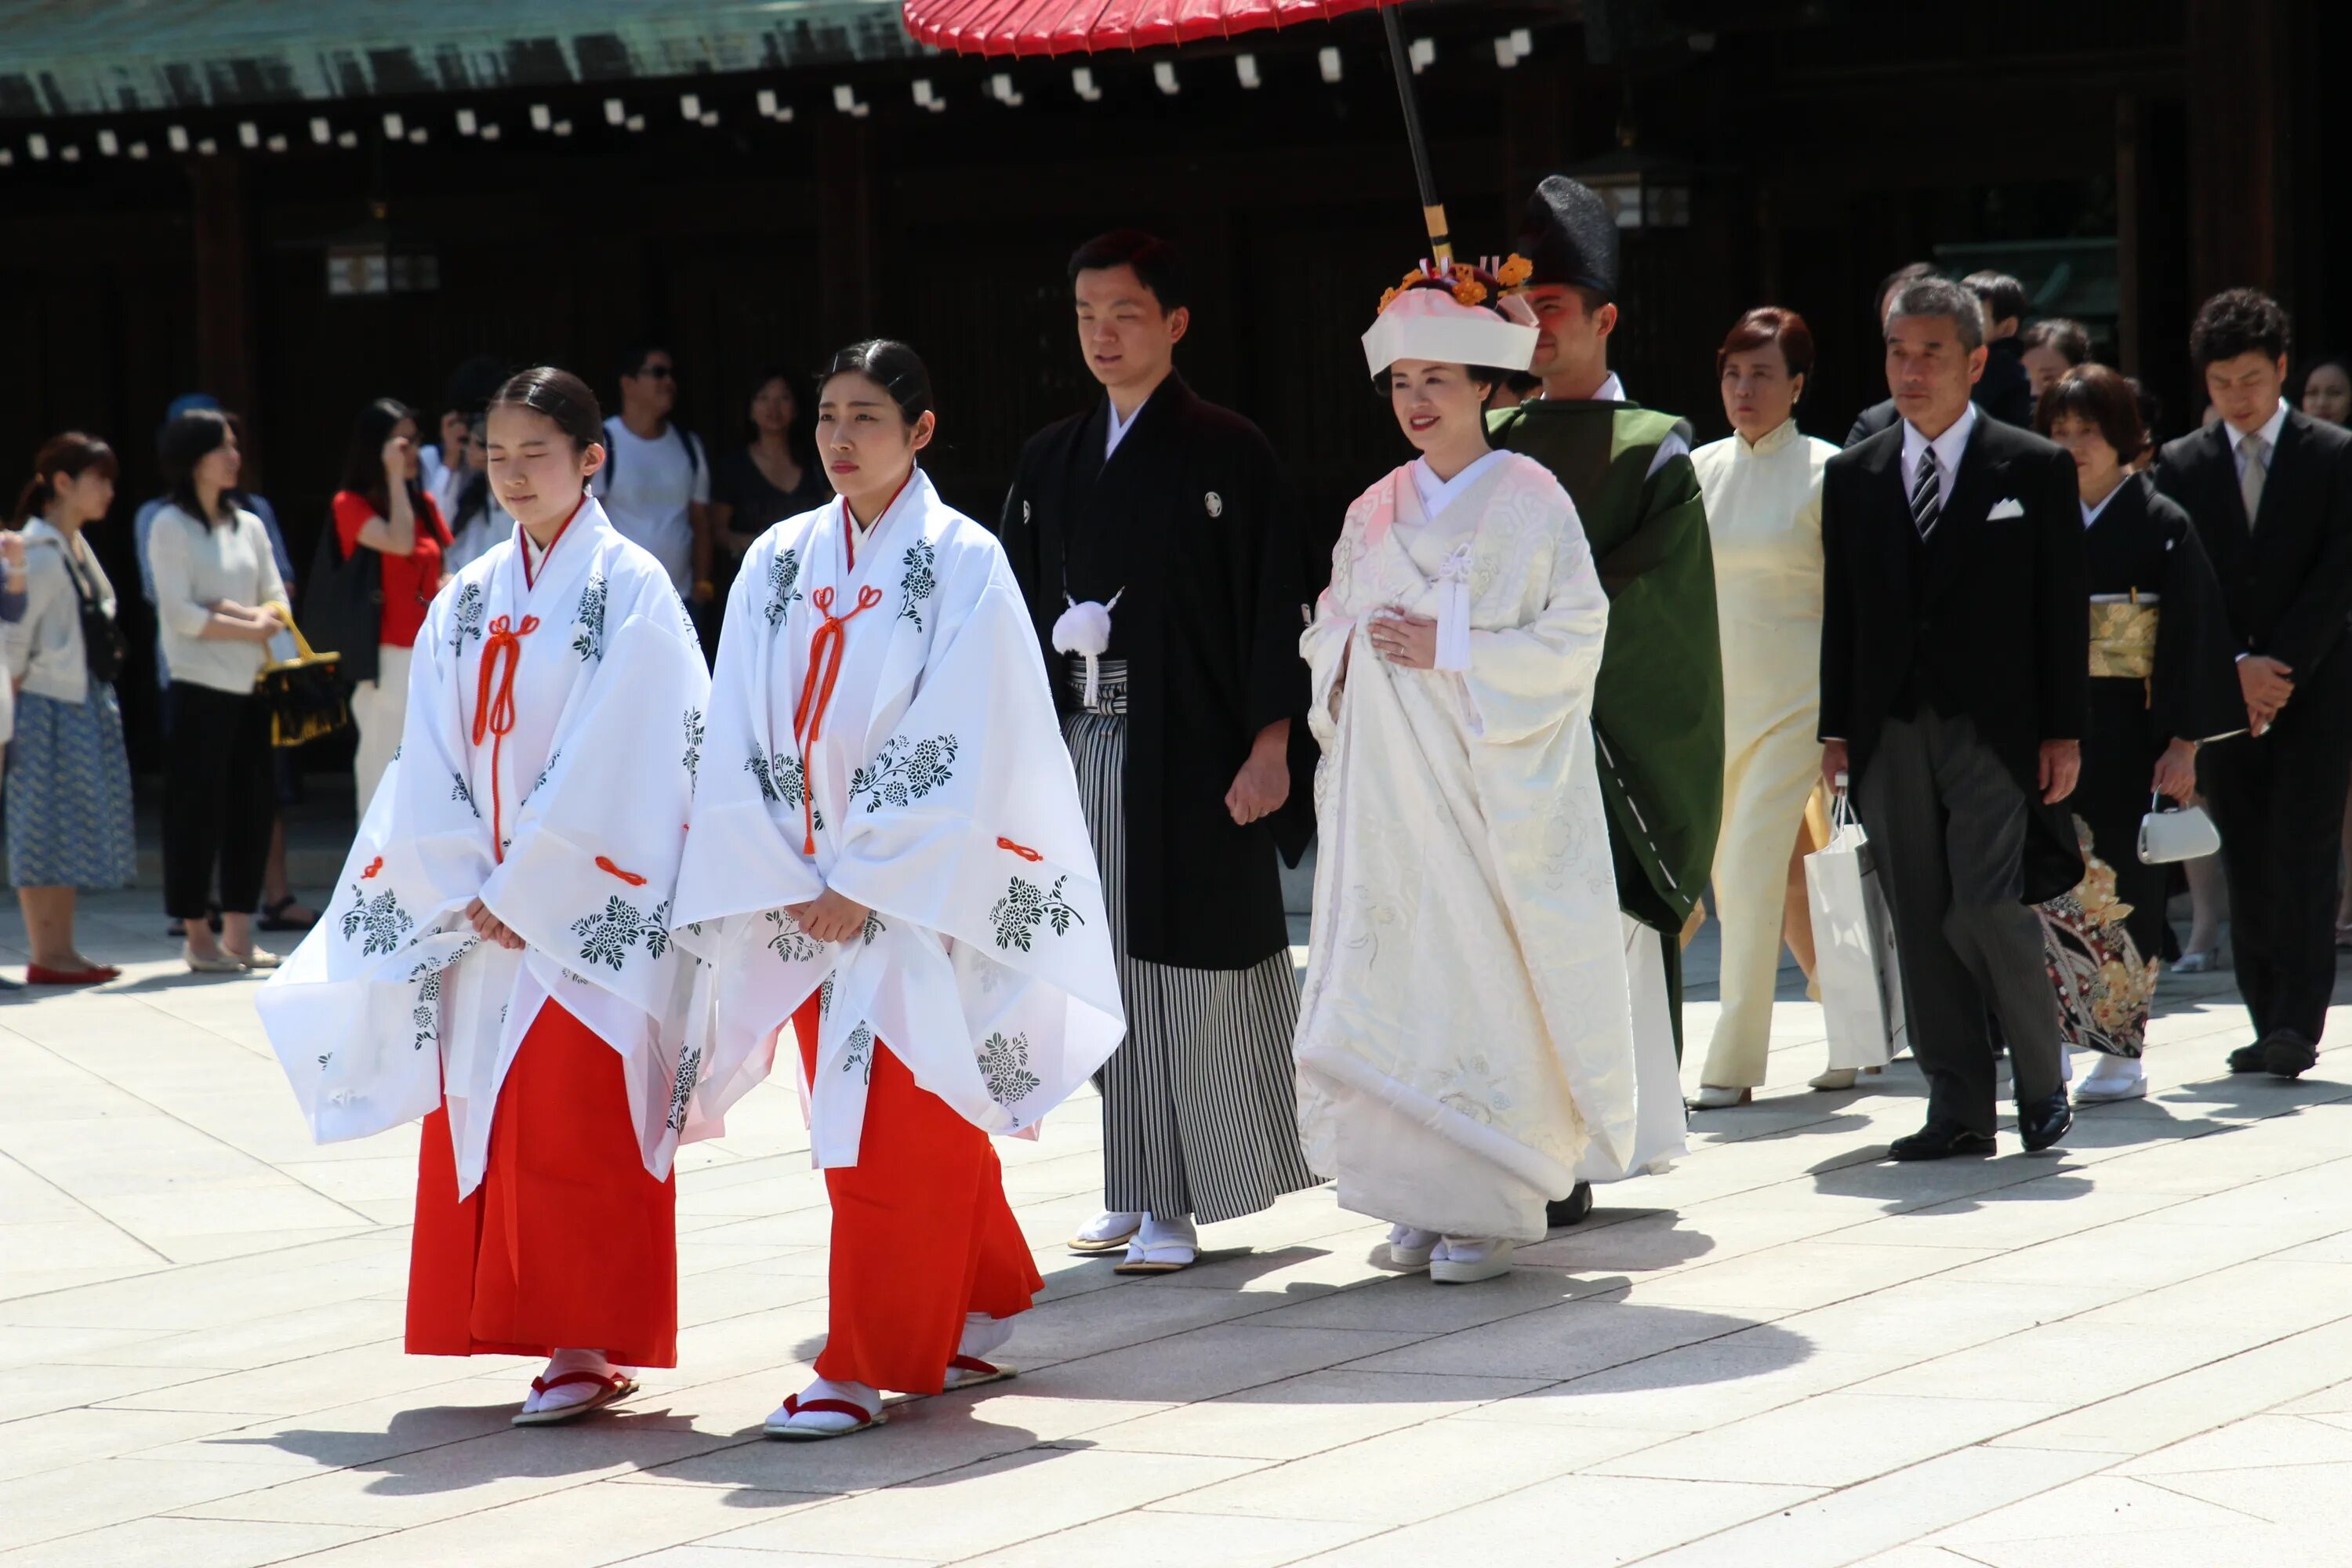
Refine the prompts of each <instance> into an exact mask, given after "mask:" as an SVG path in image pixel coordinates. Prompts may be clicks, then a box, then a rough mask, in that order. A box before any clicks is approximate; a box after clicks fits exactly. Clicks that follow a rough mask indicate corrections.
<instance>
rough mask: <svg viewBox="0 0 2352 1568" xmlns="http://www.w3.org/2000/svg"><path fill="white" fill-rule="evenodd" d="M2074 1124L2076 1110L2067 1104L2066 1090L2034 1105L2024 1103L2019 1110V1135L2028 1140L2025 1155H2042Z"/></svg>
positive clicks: (2061, 1090) (2019, 1105)
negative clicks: (2043, 1151) (2041, 1153)
mask: <svg viewBox="0 0 2352 1568" xmlns="http://www.w3.org/2000/svg"><path fill="white" fill-rule="evenodd" d="M2072 1126H2074V1107H2073V1106H2072V1105H2069V1104H2068V1103H2066V1091H2065V1089H2063V1088H2062V1089H2059V1090H2058V1092H2057V1093H2055V1094H2053V1095H2051V1096H2049V1097H2048V1098H2046V1099H2043V1100H2035V1101H2034V1102H2033V1103H2032V1105H2027V1104H2025V1103H2024V1102H2022V1101H2020V1102H2019V1104H2018V1107H2017V1135H2018V1136H2019V1137H2020V1138H2022V1139H2023V1140H2024V1141H2025V1152H2027V1153H2029V1154H2038V1153H2040V1152H2042V1150H2044V1149H2047V1148H2049V1147H2050V1145H2052V1144H2053V1143H2055V1142H2058V1140H2060V1139H2061V1138H2063V1137H2064V1136H2066V1130H2067V1129H2068V1128H2070V1127H2072Z"/></svg>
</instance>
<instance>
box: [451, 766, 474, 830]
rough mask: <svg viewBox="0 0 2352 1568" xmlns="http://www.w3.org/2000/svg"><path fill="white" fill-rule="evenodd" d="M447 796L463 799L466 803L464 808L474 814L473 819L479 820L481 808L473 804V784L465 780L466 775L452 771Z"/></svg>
mask: <svg viewBox="0 0 2352 1568" xmlns="http://www.w3.org/2000/svg"><path fill="white" fill-rule="evenodd" d="M449 780H450V784H449V798H450V799H451V800H462V801H464V802H465V803H466V809H467V811H470V812H472V813H473V814H474V820H475V821H477V822H479V821H480V820H481V819H482V808H481V807H480V806H478V805H475V804H474V790H473V786H472V785H471V784H467V782H466V777H465V775H464V774H463V773H451V774H450V775H449Z"/></svg>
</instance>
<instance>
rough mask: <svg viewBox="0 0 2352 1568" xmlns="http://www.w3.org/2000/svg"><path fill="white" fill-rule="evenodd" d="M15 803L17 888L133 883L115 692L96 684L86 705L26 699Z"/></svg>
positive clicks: (16, 748)
mask: <svg viewBox="0 0 2352 1568" xmlns="http://www.w3.org/2000/svg"><path fill="white" fill-rule="evenodd" d="M7 798H8V805H7V813H8V883H9V886H11V887H16V888H83V889H91V890H96V889H105V888H127V887H129V886H130V885H131V882H132V880H133V879H136V878H137V876H138V874H139V853H138V847H137V844H136V842H135V840H134V839H133V838H132V836H131V762H130V759H129V758H128V757H127V756H126V755H125V754H124V752H123V750H122V710H121V707H119V706H118V705H117V704H116V702H115V700H114V688H113V687H111V686H108V685H103V684H100V682H98V681H91V682H90V685H89V695H88V696H86V697H85V698H83V699H82V700H80V701H79V702H59V701H58V700H56V699H55V698H50V697H37V696H35V695H34V694H32V693H31V692H25V691H20V692H18V693H17V694H16V739H15V740H14V741H11V742H9V743H8V791H7Z"/></svg>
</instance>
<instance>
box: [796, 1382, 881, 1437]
mask: <svg viewBox="0 0 2352 1568" xmlns="http://www.w3.org/2000/svg"><path fill="white" fill-rule="evenodd" d="M794 1397H795V1398H796V1399H797V1401H798V1403H799V1404H800V1405H801V1406H802V1409H801V1410H800V1411H799V1412H797V1413H795V1412H793V1411H791V1410H787V1409H784V1408H782V1407H781V1406H779V1407H778V1409H777V1410H776V1413H775V1414H774V1415H771V1416H769V1417H768V1425H769V1426H782V1425H783V1424H784V1423H785V1422H786V1421H790V1422H791V1423H792V1424H793V1426H799V1427H803V1428H805V1429H807V1430H809V1431H812V1432H846V1431H848V1430H849V1429H850V1428H851V1427H853V1426H857V1425H858V1423H857V1422H856V1421H855V1420H852V1419H851V1418H850V1417H849V1416H846V1415H842V1414H841V1413H840V1412H839V1411H837V1410H810V1409H808V1408H807V1406H808V1405H811V1404H813V1403H814V1402H815V1401H817V1400H820V1399H838V1400H842V1401H844V1402H845V1403H847V1404H850V1405H856V1406H857V1408H859V1409H860V1410H863V1411H864V1412H866V1419H867V1420H869V1421H870V1420H872V1419H873V1418H874V1416H875V1415H877V1413H878V1412H879V1411H880V1410H881V1408H882V1391H881V1390H880V1389H878V1388H874V1387H870V1386H869V1385H867V1384H863V1383H835V1382H834V1381H833V1380H832V1379H831V1378H829V1377H820V1378H818V1379H817V1380H816V1381H815V1382H814V1383H812V1384H809V1385H808V1386H807V1387H806V1388H803V1389H802V1390H801V1391H800V1393H799V1394H797V1395H795V1396H794Z"/></svg>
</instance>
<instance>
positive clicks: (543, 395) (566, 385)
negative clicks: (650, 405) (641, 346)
mask: <svg viewBox="0 0 2352 1568" xmlns="http://www.w3.org/2000/svg"><path fill="white" fill-rule="evenodd" d="M646 352H647V353H651V352H652V351H651V350H647V351H646ZM640 357H642V356H640ZM502 403H505V404H512V405H514V406H516V407H518V408H528V409H530V410H531V411H532V412H534V413H538V414H544V415H546V416H548V417H549V418H550V419H552V420H554V421H555V427H556V428H557V429H559V430H561V431H562V432H563V433H564V434H565V435H566V436H569V437H572V447H574V449H576V450H578V451H583V452H584V451H586V450H587V449H588V448H589V447H601V446H603V445H604V409H603V408H602V407H601V406H599V405H598V404H597V402H596V394H595V393H594V392H593V391H592V390H590V388H589V385H588V384H587V383H586V382H584V381H583V380H581V379H580V378H579V377H578V376H576V375H574V374H572V373H571V372H570V371H568V370H558V369H557V368H556V367H555V366H553V365H551V364H541V365H533V366H532V367H531V368H530V369H529V370H526V371H521V372H519V373H517V374H514V375H511V376H509V377H508V378H507V384H505V385H504V386H501V387H499V390H498V393H497V395H495V396H493V397H492V398H491V399H490V407H492V408H496V407H498V406H499V405H500V404H502Z"/></svg>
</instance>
